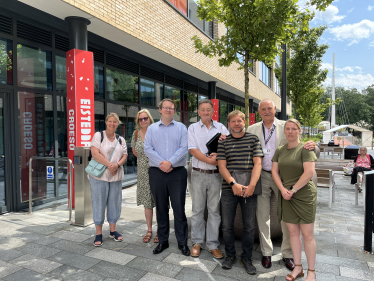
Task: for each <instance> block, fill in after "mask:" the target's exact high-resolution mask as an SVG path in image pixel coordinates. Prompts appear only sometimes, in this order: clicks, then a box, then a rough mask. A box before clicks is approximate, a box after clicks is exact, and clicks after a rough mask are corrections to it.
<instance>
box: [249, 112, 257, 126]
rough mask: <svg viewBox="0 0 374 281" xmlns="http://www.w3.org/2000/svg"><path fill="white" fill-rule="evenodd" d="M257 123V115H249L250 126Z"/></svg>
mask: <svg viewBox="0 0 374 281" xmlns="http://www.w3.org/2000/svg"><path fill="white" fill-rule="evenodd" d="M255 123H256V113H249V126H251V125H253V124H255Z"/></svg>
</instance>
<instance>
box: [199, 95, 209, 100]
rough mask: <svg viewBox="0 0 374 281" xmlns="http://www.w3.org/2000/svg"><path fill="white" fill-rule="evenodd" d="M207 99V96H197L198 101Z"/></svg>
mask: <svg viewBox="0 0 374 281" xmlns="http://www.w3.org/2000/svg"><path fill="white" fill-rule="evenodd" d="M207 98H208V96H204V95H202V94H199V101H201V100H204V99H207Z"/></svg>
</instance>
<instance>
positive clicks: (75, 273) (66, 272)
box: [47, 265, 106, 281]
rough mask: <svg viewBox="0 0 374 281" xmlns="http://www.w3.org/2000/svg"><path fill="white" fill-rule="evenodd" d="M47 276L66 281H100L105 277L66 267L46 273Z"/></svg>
mask: <svg viewBox="0 0 374 281" xmlns="http://www.w3.org/2000/svg"><path fill="white" fill-rule="evenodd" d="M47 275H48V276H50V277H53V278H57V279H61V280H66V281H69V280H76V281H102V280H104V279H105V278H106V277H105V276H102V275H99V274H95V273H91V272H87V271H84V270H81V269H78V268H75V267H71V266H68V265H63V266H60V267H59V268H56V269H55V270H52V271H51V272H49V273H47Z"/></svg>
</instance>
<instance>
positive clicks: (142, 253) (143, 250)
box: [120, 244, 181, 261]
mask: <svg viewBox="0 0 374 281" xmlns="http://www.w3.org/2000/svg"><path fill="white" fill-rule="evenodd" d="M120 252H121V253H125V254H129V255H134V256H139V257H143V258H147V259H152V260H157V261H162V260H164V259H165V258H166V257H167V256H168V255H170V254H171V253H175V254H180V252H181V251H180V250H179V249H178V248H177V247H173V246H171V247H169V248H167V249H166V250H164V251H163V252H162V253H161V254H157V255H155V254H153V249H151V248H147V247H142V246H139V245H137V244H129V245H127V246H126V248H124V249H123V250H121V251H120Z"/></svg>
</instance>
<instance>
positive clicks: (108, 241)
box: [82, 236, 129, 252]
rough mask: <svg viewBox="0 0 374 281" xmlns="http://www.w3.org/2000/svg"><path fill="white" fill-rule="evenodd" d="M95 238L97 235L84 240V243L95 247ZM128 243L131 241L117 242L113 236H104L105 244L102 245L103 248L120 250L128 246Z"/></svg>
mask: <svg viewBox="0 0 374 281" xmlns="http://www.w3.org/2000/svg"><path fill="white" fill-rule="evenodd" d="M94 240H95V236H92V237H91V238H89V239H87V240H86V241H83V242H82V243H83V244H85V245H89V246H92V247H95V246H93V242H94ZM127 245H129V243H126V242H123V241H122V242H116V241H114V239H113V238H109V237H103V245H102V246H101V248H102V249H108V250H112V251H117V252H119V251H121V250H122V249H124V248H126V247H127Z"/></svg>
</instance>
